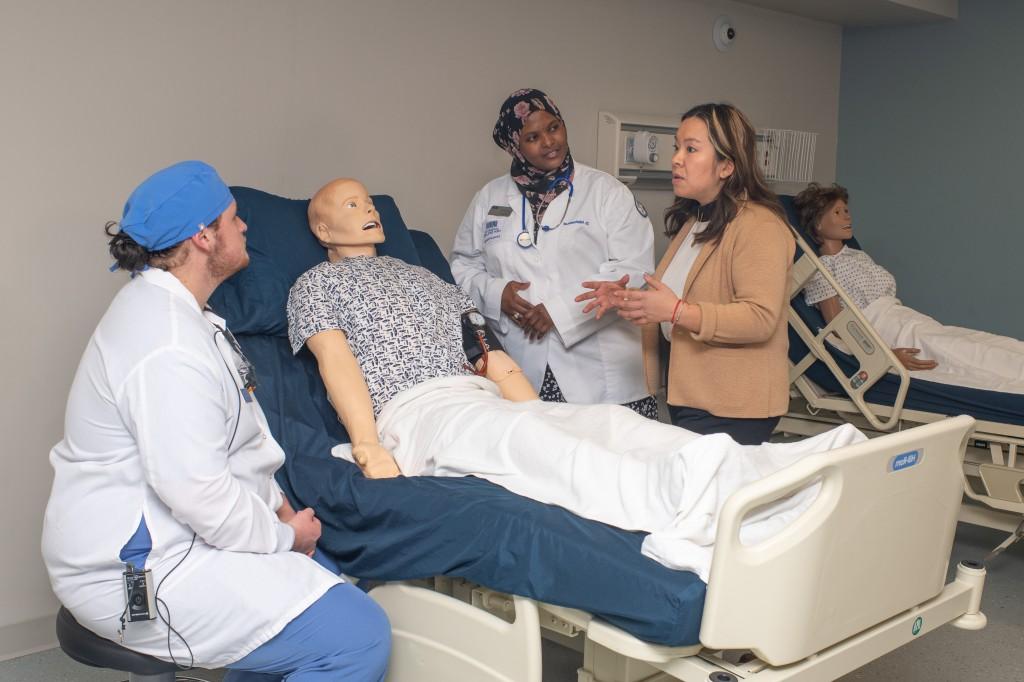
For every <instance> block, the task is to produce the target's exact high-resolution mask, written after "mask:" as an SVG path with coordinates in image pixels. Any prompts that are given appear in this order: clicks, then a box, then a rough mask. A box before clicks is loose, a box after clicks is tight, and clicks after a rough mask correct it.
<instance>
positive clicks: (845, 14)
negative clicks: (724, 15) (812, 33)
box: [739, 0, 958, 27]
mask: <svg viewBox="0 0 1024 682" xmlns="http://www.w3.org/2000/svg"><path fill="white" fill-rule="evenodd" d="M739 2H742V3H744V4H746V5H756V6H757V7H764V8H766V9H772V10H776V11H778V12H786V13H787V14H796V15H797V16H802V17H807V18H808V19H818V20H820V21H827V22H830V23H833V24H840V25H842V26H850V27H865V26H891V25H899V24H919V23H925V22H930V21H948V20H951V19H956V18H957V4H958V0H739Z"/></svg>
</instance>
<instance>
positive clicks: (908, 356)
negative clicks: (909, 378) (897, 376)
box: [892, 348, 939, 372]
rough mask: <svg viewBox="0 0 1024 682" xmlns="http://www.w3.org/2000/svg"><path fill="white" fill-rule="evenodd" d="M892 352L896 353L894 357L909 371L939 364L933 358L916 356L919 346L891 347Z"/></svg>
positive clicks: (932, 367) (933, 367)
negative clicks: (926, 358) (927, 358)
mask: <svg viewBox="0 0 1024 682" xmlns="http://www.w3.org/2000/svg"><path fill="white" fill-rule="evenodd" d="M892 352H893V353H895V354H896V359H897V360H899V361H900V363H902V364H903V366H904V367H906V368H907V369H909V370H910V371H911V372H918V371H921V370H925V369H935V368H936V367H938V366H939V363H937V362H935V361H934V360H925V359H923V358H919V357H917V354H918V353H920V352H921V349H920V348H893V349H892Z"/></svg>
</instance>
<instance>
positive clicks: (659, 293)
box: [612, 275, 679, 325]
mask: <svg viewBox="0 0 1024 682" xmlns="http://www.w3.org/2000/svg"><path fill="white" fill-rule="evenodd" d="M644 281H645V282H647V287H648V288H647V289H646V290H643V289H623V290H622V291H616V292H615V293H614V294H613V295H612V298H613V299H614V300H615V301H616V303H615V307H616V308H618V309H619V317H622V318H624V319H627V320H629V321H630V322H632V323H633V324H636V325H643V324H648V323H650V322H666V321H668V320H671V319H672V311H673V310H674V309H675V307H676V303H677V302H678V301H679V296H677V295H676V293H675V292H674V291H672V290H671V289H670V288H668V286H666V285H665V284H662V283H661V280H657V279H655V278H653V277H651V276H650V275H644Z"/></svg>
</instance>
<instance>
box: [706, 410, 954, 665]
mask: <svg viewBox="0 0 1024 682" xmlns="http://www.w3.org/2000/svg"><path fill="white" fill-rule="evenodd" d="M973 426H974V419H973V418H971V417H967V416H960V417H956V418H952V419H944V420H942V421H940V422H936V423H934V424H928V425H926V426H919V427H917V428H913V429H908V430H906V431H902V432H900V433H893V434H888V435H885V436H881V437H879V438H873V439H870V440H868V441H865V442H863V443H857V444H855V445H850V446H847V447H844V448H840V449H838V450H833V451H831V452H825V453H821V454H818V455H814V456H812V457H808V458H806V459H804V460H802V461H800V462H798V463H796V464H794V465H792V466H789V467H787V468H785V469H783V470H782V471H779V472H777V473H776V474H773V475H772V476H769V477H767V478H765V479H762V480H760V481H758V482H756V483H754V484H752V485H749V486H746V487H744V488H742V489H741V490H739V491H737V492H736V493H734V494H733V495H732V496H731V497H730V498H729V499H728V500H727V501H726V503H725V506H724V508H723V510H722V515H721V518H720V521H719V526H718V534H717V544H716V548H715V555H714V559H713V561H712V565H711V574H710V579H709V581H708V593H707V598H706V600H705V605H704V618H703V622H702V626H701V635H700V639H701V643H702V644H704V646H705V647H708V648H711V649H751V650H752V651H754V653H756V654H757V656H758V657H759V658H761V659H762V660H764V661H766V662H768V663H770V664H772V665H786V664H789V663H792V662H794V661H797V660H801V659H803V658H806V657H807V656H809V655H811V654H813V653H815V652H817V651H820V650H822V649H824V648H826V647H828V646H831V645H833V644H835V643H836V642H839V641H842V640H844V639H847V638H849V637H851V636H853V635H855V634H857V633H859V632H862V631H864V630H866V629H868V628H870V627H872V626H873V625H875V624H877V623H880V622H882V621H884V620H886V619H888V618H891V617H893V616H894V615H896V614H898V613H901V612H903V611H905V610H907V609H909V608H912V607H914V606H916V605H918V604H920V603H922V602H924V601H927V600H928V599H930V598H932V597H934V596H935V595H937V594H939V592H940V591H941V590H942V588H943V585H944V582H945V577H946V567H947V565H948V562H949V556H950V552H951V550H952V546H953V535H954V532H955V530H956V521H957V513H958V511H959V508H960V500H961V497H962V496H963V478H962V473H961V471H962V463H963V457H964V449H965V447H966V445H967V436H968V434H969V433H970V431H971V429H972V428H973ZM812 481H820V483H821V492H820V493H819V495H818V497H817V499H816V500H815V501H814V503H813V504H812V505H811V507H810V508H809V509H808V510H807V512H805V513H804V514H803V515H802V516H801V517H800V518H798V519H797V520H796V521H794V522H793V523H792V524H790V525H789V526H788V527H787V528H785V529H784V530H783V531H782V532H780V533H779V534H778V535H776V536H775V537H773V538H771V539H769V540H766V541H764V542H761V543H759V544H757V545H753V546H744V545H743V544H741V543H740V541H739V526H740V521H741V520H742V519H743V517H744V516H745V515H747V513H749V512H750V511H751V510H753V509H755V508H757V507H758V506H760V505H763V504H765V503H767V502H770V501H772V500H776V499H779V498H781V497H784V496H785V495H787V494H789V493H791V492H793V491H795V490H798V489H800V488H802V487H803V486H806V485H808V484H809V483H810V482H812Z"/></svg>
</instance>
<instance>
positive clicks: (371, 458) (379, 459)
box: [352, 443, 402, 478]
mask: <svg viewBox="0 0 1024 682" xmlns="http://www.w3.org/2000/svg"><path fill="white" fill-rule="evenodd" d="M352 459H354V460H355V461H356V464H358V465H359V468H360V469H362V471H363V475H364V476H366V477H367V478H394V477H395V476H401V475H402V472H401V471H400V470H399V468H398V464H397V463H396V462H395V458H394V456H393V455H392V454H391V452H390V451H389V450H388V449H387V448H385V447H384V446H382V445H381V444H380V443H358V444H353V445H352Z"/></svg>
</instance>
